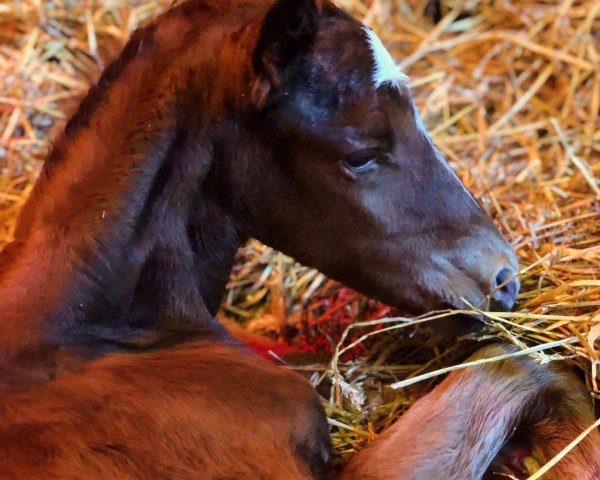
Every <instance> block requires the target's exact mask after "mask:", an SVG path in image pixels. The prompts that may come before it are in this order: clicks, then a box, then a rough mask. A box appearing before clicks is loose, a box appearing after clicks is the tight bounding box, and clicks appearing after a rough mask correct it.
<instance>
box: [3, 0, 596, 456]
mask: <svg viewBox="0 0 600 480" xmlns="http://www.w3.org/2000/svg"><path fill="white" fill-rule="evenodd" d="M167 3H168V1H167V0H146V1H122V0H104V1H95V2H94V1H86V2H80V1H76V0H49V1H44V2H43V1H41V0H22V1H19V2H16V1H7V0H3V1H0V245H1V244H3V243H6V242H8V241H10V239H11V236H12V234H13V232H14V226H15V216H16V214H17V213H18V211H19V209H20V208H21V206H22V204H23V202H24V200H25V199H26V198H27V195H28V193H29V191H30V189H31V186H32V183H33V182H34V181H35V178H36V176H37V174H38V172H39V169H40V165H41V162H42V160H43V158H44V155H45V152H46V151H47V149H48V144H49V143H48V142H49V139H51V138H52V137H53V136H54V135H55V134H56V133H57V132H58V131H59V130H60V128H61V127H62V125H64V122H65V113H64V112H69V111H72V109H73V106H74V105H75V104H76V102H77V100H78V99H79V98H81V96H82V95H83V93H84V92H85V90H86V88H87V86H88V85H89V83H90V82H92V81H93V80H94V79H95V78H97V76H98V73H99V71H100V69H101V68H102V67H103V65H104V64H105V62H106V61H107V59H108V58H110V57H111V56H112V55H114V53H115V52H116V51H117V50H118V49H119V48H120V46H121V45H122V44H123V42H124V41H125V40H126V38H127V37H128V36H129V34H130V32H131V31H132V30H133V29H134V28H135V26H136V25H137V24H138V23H140V22H143V21H144V20H146V19H147V18H149V17H152V16H154V15H155V14H156V13H157V12H159V11H160V10H161V9H162V8H164V7H165V6H166V5H167ZM339 3H340V4H341V5H342V6H344V7H346V8H348V9H349V10H351V11H352V12H353V13H354V14H355V15H356V16H357V17H359V18H362V19H364V20H365V22H366V23H368V24H370V25H371V26H372V27H373V28H374V29H375V30H377V31H378V32H379V33H380V35H381V37H382V39H383V40H384V42H385V43H387V45H388V46H389V47H390V49H391V50H392V51H393V52H394V53H395V54H396V56H397V58H398V59H400V60H401V64H402V66H403V68H404V70H405V72H406V73H408V74H409V76H411V78H412V86H413V87H414V92H415V97H416V101H417V103H418V105H419V107H420V110H421V112H422V115H423V117H424V119H425V122H426V124H427V125H428V126H429V128H430V131H431V132H432V134H433V136H434V138H435V141H436V142H437V144H438V145H439V146H440V148H441V149H442V151H443V152H444V153H445V155H446V156H447V158H448V159H449V160H450V163H451V164H452V166H453V167H454V168H455V169H456V170H457V171H458V172H459V174H460V176H461V177H462V179H463V180H464V182H465V184H466V185H467V186H468V187H469V188H470V189H471V190H472V191H473V192H474V193H475V194H476V196H477V197H478V198H479V199H480V201H481V202H482V204H483V205H484V206H485V208H486V209H487V210H488V211H489V212H490V214H491V215H492V216H493V217H494V218H495V220H496V222H497V224H498V225H499V226H500V227H501V228H502V230H503V231H504V233H505V234H506V235H507V237H508V238H509V239H511V241H512V243H513V244H514V245H515V247H516V248H517V250H518V253H519V257H520V261H521V265H522V267H523V270H522V275H521V279H522V283H523V289H522V293H521V299H520V304H519V309H518V311H517V312H516V313H510V314H494V315H490V316H489V317H490V319H491V325H490V327H489V328H488V329H487V330H486V331H484V332H482V333H479V334H477V335H476V339H477V340H481V339H485V338H489V337H490V336H500V337H503V338H504V339H505V340H507V341H509V342H511V343H514V344H517V345H519V346H521V347H522V348H532V347H533V348H534V349H537V350H540V351H539V352H538V353H537V355H538V356H539V357H540V358H542V359H543V360H546V361H549V360H552V359H559V358H564V359H568V360H569V361H570V362H572V363H575V364H576V365H577V366H578V367H579V368H580V369H581V370H582V371H583V372H585V374H586V378H587V382H588V386H589V389H590V391H591V392H592V394H593V395H595V396H596V397H598V395H600V390H599V389H598V378H599V377H598V373H597V365H598V355H599V354H600V351H599V350H598V349H597V347H596V346H595V345H594V340H595V338H596V337H597V336H600V186H599V183H598V178H599V177H600V161H599V160H600V154H599V153H600V120H599V113H600V61H599V55H600V51H599V50H600V1H598V0H592V1H575V0H563V1H552V0H519V1H516V0H512V1H509V0H487V1H486V0H479V1H477V0H458V1H454V0H446V1H444V0H442V2H441V5H442V12H441V13H442V20H441V21H439V22H438V23H437V24H434V23H433V22H432V21H431V15H430V12H429V11H428V9H427V4H428V3H429V2H427V1H426V0H394V1H392V0H362V1H361V0H340V2H339ZM392 313H393V312H391V310H390V309H388V308H387V307H384V306H381V305H378V304H376V303H375V302H369V301H367V300H366V299H364V298H362V297H360V296H359V295H357V294H355V293H354V292H351V291H349V290H347V289H344V288H342V287H340V286H339V285H336V284H335V283H334V282H331V281H329V280H327V279H326V278H325V277H323V276H322V275H320V274H319V273H317V272H315V271H313V270H310V269H307V268H304V267H302V266H299V265H297V264H295V263H294V262H293V261H292V260H291V259H289V258H286V257H284V256H283V255H281V254H279V253H277V252H274V251H272V250H271V249H269V248H267V247H265V246H263V245H260V244H258V243H257V242H251V243H250V244H249V245H247V246H246V247H245V248H244V249H243V250H242V251H241V252H240V254H239V262H238V265H237V266H236V268H235V271H234V274H233V277H232V280H231V283H230V285H229V290H228V294H227V297H226V300H225V303H224V307H223V310H222V315H224V316H230V317H234V318H236V319H237V320H239V321H242V322H244V323H245V324H246V325H247V326H248V328H250V329H252V330H256V331H262V332H268V333H270V334H271V335H273V336H276V337H279V338H282V339H284V340H287V341H292V342H295V343H311V344H313V345H317V349H318V350H319V351H330V352H335V353H336V355H335V356H334V362H333V364H332V367H331V368H330V369H327V368H326V367H315V368H314V369H313V370H314V371H315V372H317V373H316V375H317V376H315V377H314V378H313V380H314V381H315V382H319V381H322V380H324V379H326V378H327V379H330V380H331V379H333V383H332V388H331V392H332V394H331V399H330V400H331V402H330V407H329V413H330V418H331V424H332V426H333V428H332V430H333V437H334V442H335V446H336V450H337V452H338V453H339V454H340V455H342V456H345V455H346V454H347V453H349V452H352V451H354V450H355V449H356V448H360V446H361V445H362V444H364V443H365V441H366V440H368V439H369V438H372V437H373V435H374V434H375V432H377V431H379V430H380V429H382V428H384V427H385V426H386V425H388V424H389V423H390V422H392V421H393V419H394V418H396V417H397V415H398V414H399V413H401V411H402V410H403V409H405V408H407V407H408V406H409V405H410V404H411V403H412V401H414V399H415V398H416V397H417V396H418V395H419V394H420V393H422V392H423V391H424V390H426V389H427V388H429V387H430V385H431V380H428V381H423V382H420V383H417V384H416V385H414V386H412V387H410V388H408V389H406V388H403V389H399V390H395V391H394V390H392V389H391V388H390V387H389V384H391V383H393V382H400V381H405V380H407V379H411V378H415V377H417V376H418V375H419V374H421V373H423V372H431V371H432V370H436V369H438V368H442V367H447V366H449V365H452V364H456V363H457V362H459V361H460V360H461V359H462V358H464V356H465V355H466V354H467V353H468V352H469V351H470V350H471V349H472V348H473V342H472V341H467V340H465V341H460V342H458V343H454V344H451V345H450V346H447V345H446V346H444V345H443V344H439V343H438V342H437V341H436V340H435V339H429V340H427V341H424V340H423V338H424V337H422V336H420V335H418V334H417V335H415V332H414V329H415V327H414V323H415V321H408V320H406V319H398V320H377V319H381V318H382V317H386V316H389V315H390V314H392ZM441 315H442V316H448V315H449V314H448V313H442V314H441ZM428 321H429V320H428V319H421V320H419V322H420V324H422V325H425V324H427V323H428ZM353 322H361V323H359V324H358V325H352V326H349V325H350V324H351V323H353ZM345 329H347V332H345V331H344V330H345ZM361 337H364V338H361ZM340 339H341V342H340ZM399 339H401V340H402V341H399ZM363 340H364V341H366V342H367V343H366V345H368V350H369V354H368V355H367V354H366V351H367V349H366V348H364V345H365V343H364V342H363ZM349 345H350V346H352V347H353V348H346V347H348V346H349ZM361 346H363V348H362V349H361ZM345 349H346V350H345ZM337 354H339V355H337ZM308 370H310V369H308Z"/></svg>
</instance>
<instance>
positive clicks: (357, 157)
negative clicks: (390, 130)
mask: <svg viewBox="0 0 600 480" xmlns="http://www.w3.org/2000/svg"><path fill="white" fill-rule="evenodd" d="M380 156H381V152H380V151H379V150H378V149H376V148H365V149H364V150H358V151H357V152H352V153H349V154H347V155H344V159H343V160H342V162H341V163H342V167H343V168H344V169H345V170H346V171H348V172H349V173H362V172H366V171H369V170H372V169H373V168H375V167H376V166H377V159H378V158H379V157H380Z"/></svg>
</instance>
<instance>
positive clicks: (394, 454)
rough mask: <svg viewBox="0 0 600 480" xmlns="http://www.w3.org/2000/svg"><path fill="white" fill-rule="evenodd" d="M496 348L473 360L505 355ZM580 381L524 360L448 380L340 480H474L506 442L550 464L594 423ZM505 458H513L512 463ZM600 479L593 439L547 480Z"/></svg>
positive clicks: (599, 448) (599, 440)
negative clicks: (510, 442) (510, 441)
mask: <svg viewBox="0 0 600 480" xmlns="http://www.w3.org/2000/svg"><path fill="white" fill-rule="evenodd" d="M508 351H510V347H507V346H501V345H495V346H490V347H487V348H484V349H483V350H481V351H479V352H478V353H477V354H476V355H475V356H474V357H473V359H476V358H486V357H494V356H497V355H501V354H504V353H507V352H508ZM594 419H595V417H594V412H593V409H592V406H591V402H590V400H589V397H588V395H587V393H586V392H585V390H584V388H583V386H582V385H581V383H580V382H579V380H578V379H577V378H576V377H575V376H574V375H573V374H572V373H569V372H567V371H565V370H564V369H562V368H561V367H560V366H559V365H555V364H550V365H545V366H540V365H539V364H537V363H536V362H534V361H533V360H532V359H530V358H527V357H517V358H511V359H508V360H503V361H499V362H494V363H490V364H485V365H480V366H477V367H473V368H468V369H465V370H460V371H457V372H454V373H453V374H451V375H450V376H449V377H448V378H447V379H446V380H444V381H443V382H442V383H441V384H440V385H439V386H438V387H437V388H436V389H435V390H434V391H432V392H431V393H430V394H429V395H427V396H425V397H424V398H422V399H421V400H419V401H418V402H417V403H416V404H415V405H414V406H413V407H412V408H411V409H410V410H409V411H408V412H407V413H406V414H405V415H404V416H403V417H402V418H401V419H400V420H399V421H398V422H397V423H396V424H395V425H393V426H392V427H391V428H390V429H389V430H388V431H386V432H385V433H384V434H383V435H382V436H381V438H380V439H378V440H377V441H375V442H374V443H373V445H371V446H369V447H367V448H366V449H365V450H364V451H362V452H360V453H358V454H357V455H356V456H354V457H353V458H352V460H351V461H350V463H349V464H348V465H347V466H346V467H345V469H344V470H343V472H342V473H341V475H340V476H339V480H355V479H356V480H358V479H361V480H369V479H377V480H392V479H397V480H437V479H444V480H476V479H481V478H483V477H484V475H486V471H488V475H490V476H489V477H485V478H497V479H500V478H507V477H506V476H505V477H500V476H494V475H493V474H492V472H490V470H491V469H490V464H491V463H492V461H493V460H494V458H495V457H496V456H497V455H498V454H499V453H500V452H501V450H502V448H503V447H504V446H505V445H506V443H507V441H508V440H509V439H511V437H512V438H513V439H514V440H517V439H518V440H519V441H520V445H519V447H518V448H519V449H522V450H523V451H529V452H533V453H535V454H536V455H537V456H538V457H539V458H540V460H542V461H546V460H549V459H550V458H552V457H553V456H554V455H555V454H557V453H558V452H559V451H560V450H561V449H562V448H563V447H565V446H566V445H567V444H568V443H569V442H571V441H572V440H574V439H575V438H576V437H577V436H578V435H579V434H580V433H581V432H582V431H583V430H585V429H586V428H587V427H589V426H590V425H591V424H592V423H593V422H594ZM514 453H515V451H513V452H508V454H509V457H510V456H512V457H513V458H515V457H514ZM544 478H545V479H548V480H598V479H599V478H600V434H599V433H598V431H594V432H592V433H591V434H590V435H589V436H588V437H587V438H586V439H585V440H584V441H583V442H581V443H580V444H579V445H578V446H577V447H576V448H575V449H574V450H573V451H572V452H571V453H569V454H568V455H567V456H566V457H565V458H564V459H563V460H561V461H560V462H559V463H558V464H557V465H556V466H555V467H554V468H553V469H552V470H551V471H550V472H549V473H548V474H547V476H545V477H544Z"/></svg>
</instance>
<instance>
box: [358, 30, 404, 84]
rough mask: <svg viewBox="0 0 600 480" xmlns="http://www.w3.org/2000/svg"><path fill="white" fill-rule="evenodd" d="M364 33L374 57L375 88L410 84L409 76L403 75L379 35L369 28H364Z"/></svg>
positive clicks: (373, 78)
mask: <svg viewBox="0 0 600 480" xmlns="http://www.w3.org/2000/svg"><path fill="white" fill-rule="evenodd" d="M363 31H364V32H365V35H366V39H367V43H368V45H369V49H370V50H371V54H372V55H373V63H374V69H373V72H372V75H371V78H372V80H373V83H374V85H375V88H379V87H381V86H383V85H390V86H399V85H400V84H401V83H402V84H408V76H406V75H405V74H404V73H402V70H401V69H400V67H399V66H398V65H397V64H396V62H395V61H394V59H393V57H392V55H391V54H390V52H389V51H388V50H387V49H386V48H385V46H384V45H383V43H382V42H381V40H380V38H379V37H378V36H377V34H376V33H375V32H374V31H373V30H371V29H370V28H368V27H363Z"/></svg>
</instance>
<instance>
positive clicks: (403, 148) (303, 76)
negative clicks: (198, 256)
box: [232, 0, 518, 312]
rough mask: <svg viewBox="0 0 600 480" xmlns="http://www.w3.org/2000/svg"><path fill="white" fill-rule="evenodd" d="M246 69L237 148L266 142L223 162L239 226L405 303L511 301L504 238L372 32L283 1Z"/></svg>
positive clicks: (513, 284)
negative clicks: (248, 80)
mask: <svg viewBox="0 0 600 480" xmlns="http://www.w3.org/2000/svg"><path fill="white" fill-rule="evenodd" d="M253 68H254V71H255V73H256V76H257V78H256V88H255V90H254V94H255V101H256V102H258V104H259V108H258V109H257V112H256V114H255V115H253V116H252V117H251V120H250V122H249V125H248V128H249V130H250V132H251V134H250V137H251V140H250V142H251V143H250V145H249V146H247V148H248V149H253V152H258V151H260V152H267V153H258V154H257V155H252V163H250V162H248V164H246V163H245V162H244V160H243V158H247V157H248V155H243V156H242V155H240V156H239V159H238V160H239V164H238V165H237V166H236V167H235V168H234V170H236V171H237V172H238V174H237V175H238V177H237V178H235V177H236V173H235V172H233V173H232V178H234V182H236V187H237V191H238V192H239V196H240V197H243V200H244V201H243V204H244V205H245V208H244V211H243V215H242V216H243V220H244V221H245V223H246V225H248V229H247V233H249V234H251V235H253V236H255V237H257V238H259V239H260V240H262V241H264V242H266V243H268V244H270V245H272V246H274V247H276V248H278V249H281V250H282V251H284V252H286V253H288V254H290V255H292V256H294V257H296V258H297V259H298V260H300V261H302V262H305V263H307V264H309V265H314V266H316V267H318V268H319V269H321V270H322V271H323V272H325V273H327V274H329V275H331V276H332V277H334V278H336V279H339V280H340V281H342V282H344V283H346V284H348V285H349V286H351V287H353V288H355V289H357V290H359V291H361V292H364V293H366V294H369V295H371V296H373V297H375V298H379V299H381V300H383V301H385V302H387V303H389V304H392V305H396V306H400V307H402V308H404V309H410V310H413V311H416V312H422V311H425V310H428V309H438V308H444V307H454V308H459V307H463V306H464V302H463V301H462V299H465V300H467V301H468V302H470V303H472V304H475V305H478V306H481V305H484V304H486V301H487V300H491V302H490V303H491V306H492V308H501V309H510V308H511V307H512V306H513V304H514V301H515V297H516V294H517V290H518V280H514V279H513V277H514V276H515V275H516V272H517V261H516V257H515V254H514V252H513V250H512V249H511V247H510V246H509V244H508V243H507V242H506V240H505V239H504V238H503V236H502V235H501V234H500V233H499V231H498V230H497V229H496V227H495V226H494V225H493V224H492V222H491V220H490V218H489V217H488V215H487V214H486V213H485V211H484V210H483V209H482V208H481V207H480V206H479V205H478V204H477V202H476V201H475V200H474V199H473V197H472V196H471V194H470V193H469V192H468V191H467V190H466V189H465V187H464V186H463V185H462V183H461V181H460V180H459V179H458V178H457V176H456V175H455V174H454V173H453V171H452V170H451V169H450V168H449V166H448V164H447V163H446V161H445V160H444V158H443V157H442V156H441V154H440V152H439V151H438V150H437V149H436V148H435V146H434V145H433V143H432V140H431V138H430V136H429V135H428V133H427V131H426V130H425V127H424V126H423V123H422V122H421V119H420V117H419V114H418V112H417V110H416V108H415V104H414V102H413V99H412V97H411V92H410V89H409V86H408V82H407V77H406V76H405V75H403V74H402V73H401V72H400V71H399V69H398V68H397V67H396V65H395V63H394V61H393V59H392V57H391V56H390V54H389V53H388V52H387V51H386V49H385V48H384V46H383V45H382V43H381V41H380V40H379V39H378V37H377V36H376V35H375V34H374V33H373V32H372V31H371V30H369V29H368V28H367V27H365V26H363V25H362V24H361V23H359V22H358V21H356V20H355V19H353V18H352V17H350V16H349V15H347V14H346V13H344V12H343V11H342V10H340V9H338V8H336V7H334V6H333V5H332V4H330V3H329V2H326V1H325V2H322V4H321V3H320V2H315V1H314V0H299V1H294V0H280V1H279V2H277V3H276V4H275V5H274V6H273V7H272V8H271V10H270V11H269V12H268V13H267V15H266V17H265V19H264V21H263V23H262V26H261V33H260V36H259V40H258V42H257V46H256V48H255V50H254V53H253ZM484 306H485V305H484Z"/></svg>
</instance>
